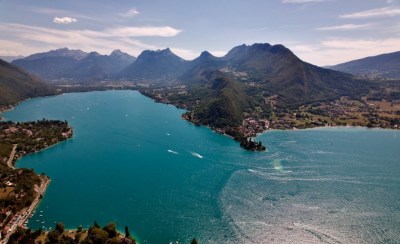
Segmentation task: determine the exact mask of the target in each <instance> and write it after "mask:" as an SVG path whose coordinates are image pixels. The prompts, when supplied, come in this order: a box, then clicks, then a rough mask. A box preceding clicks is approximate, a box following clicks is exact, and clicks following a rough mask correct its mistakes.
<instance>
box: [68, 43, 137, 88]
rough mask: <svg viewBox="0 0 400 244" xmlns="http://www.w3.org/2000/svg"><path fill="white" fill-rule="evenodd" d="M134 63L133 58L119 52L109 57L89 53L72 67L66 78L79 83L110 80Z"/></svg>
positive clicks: (114, 52)
mask: <svg viewBox="0 0 400 244" xmlns="http://www.w3.org/2000/svg"><path fill="white" fill-rule="evenodd" d="M134 61H135V57H132V56H130V55H129V54H126V53H123V52H121V51H120V50H116V51H113V52H112V53H111V55H101V54H99V53H97V52H91V53H89V54H88V55H87V56H86V57H85V58H83V59H82V60H80V61H79V62H78V63H77V64H76V65H74V67H73V69H72V70H71V71H69V72H68V75H69V76H68V77H69V78H71V79H74V80H79V81H100V80H102V79H110V78H111V77H113V76H114V75H115V74H117V73H119V72H120V71H122V70H123V69H124V68H126V67H127V66H128V65H130V64H131V63H132V62H134Z"/></svg>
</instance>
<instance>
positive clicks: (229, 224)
mask: <svg viewBox="0 0 400 244" xmlns="http://www.w3.org/2000/svg"><path fill="white" fill-rule="evenodd" d="M115 104H118V106H115ZM32 106H33V107H34V109H32ZM60 108H63V109H60ZM182 112H183V111H181V110H176V109H175V108H173V107H171V106H165V105H162V104H155V103H153V102H151V101H150V100H149V99H147V98H144V97H143V96H141V95H139V94H138V93H136V92H131V91H119V92H116V91H111V92H95V93H82V94H65V95H62V96H57V97H49V98H40V99H31V100H29V101H27V102H24V103H22V104H21V105H20V106H18V108H17V109H16V110H15V111H11V112H9V113H7V114H6V117H8V118H12V119H14V120H31V119H41V118H43V117H46V118H49V119H52V118H54V119H67V120H69V121H70V122H71V123H72V125H73V126H74V127H75V132H76V134H75V135H74V138H73V139H72V140H70V141H68V142H66V143H62V144H59V145H57V146H55V147H52V148H50V149H48V150H46V151H44V152H41V153H38V154H33V155H30V156H28V157H24V158H23V159H22V160H20V161H19V162H18V164H19V165H20V166H23V167H29V168H35V170H37V171H38V172H46V174H48V175H50V177H51V178H52V179H53V180H52V184H51V185H50V187H49V189H48V191H47V193H46V196H45V198H44V199H43V202H42V204H41V205H40V207H39V209H38V211H37V213H36V214H35V216H34V217H33V219H32V221H31V222H30V224H29V225H30V226H31V227H34V228H38V227H42V226H44V227H45V228H51V227H53V225H54V222H55V221H60V220H61V221H63V222H64V223H65V224H66V226H67V227H70V228H75V227H76V226H78V225H80V224H82V225H84V226H86V225H89V224H92V223H93V221H94V220H98V221H99V222H100V223H103V222H107V221H110V220H114V221H116V222H117V223H118V225H122V226H120V227H121V228H123V226H124V225H128V226H129V227H130V229H131V230H132V231H131V232H134V233H135V234H136V235H137V236H138V237H139V238H140V239H141V241H142V242H143V243H168V242H170V241H173V242H175V241H180V242H181V243H182V242H183V243H187V242H188V241H189V240H190V239H191V238H193V237H194V236H195V237H196V238H197V239H199V240H200V242H201V243H321V242H322V243H384V242H387V243H400V232H399V226H400V180H399V179H400V165H399V164H400V162H399V160H400V150H399V149H400V133H399V132H398V131H387V130H367V129H357V128H339V129H338V128H324V129H313V130H303V131H301V130H300V131H271V132H268V133H266V134H264V135H261V136H260V137H259V139H261V140H262V142H263V144H264V145H266V146H267V148H268V151H267V152H262V153H252V152H246V151H244V150H242V149H240V148H239V145H238V144H237V143H235V142H233V141H232V140H231V139H229V138H226V137H224V136H221V135H218V134H216V133H212V132H210V131H209V130H208V129H207V128H202V127H200V128H199V127H195V126H192V125H191V124H189V123H187V122H185V121H182V120H181V119H180V114H181V113H182ZM77 189H78V190H77ZM39 213H40V214H39ZM103 224H105V223H103Z"/></svg>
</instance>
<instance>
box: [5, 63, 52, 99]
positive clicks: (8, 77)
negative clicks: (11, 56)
mask: <svg viewBox="0 0 400 244" xmlns="http://www.w3.org/2000/svg"><path fill="white" fill-rule="evenodd" d="M55 93H56V91H55V89H54V88H52V87H50V86H49V85H46V84H45V83H43V82H42V81H41V80H39V79H38V78H36V77H34V76H32V75H30V74H29V73H27V72H25V71H24V70H22V69H20V68H18V67H17V66H15V65H12V64H9V63H7V62H5V61H3V60H1V59H0V105H11V104H15V103H17V102H20V101H22V100H24V99H27V98H31V97H38V96H47V95H53V94H55Z"/></svg>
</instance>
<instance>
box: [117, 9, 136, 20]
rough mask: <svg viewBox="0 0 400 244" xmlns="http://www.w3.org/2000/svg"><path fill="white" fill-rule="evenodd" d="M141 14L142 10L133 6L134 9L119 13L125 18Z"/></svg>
mask: <svg viewBox="0 0 400 244" xmlns="http://www.w3.org/2000/svg"><path fill="white" fill-rule="evenodd" d="M139 14H140V12H139V11H138V10H137V9H135V8H133V9H130V10H129V11H128V12H126V13H122V14H119V15H120V16H122V17H124V18H130V17H134V16H136V15H139Z"/></svg>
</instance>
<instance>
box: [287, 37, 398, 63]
mask: <svg viewBox="0 0 400 244" xmlns="http://www.w3.org/2000/svg"><path fill="white" fill-rule="evenodd" d="M399 43H400V37H398V38H388V39H347V38H331V39H327V40H324V41H322V42H319V43H315V44H297V45H296V44H288V45H287V47H288V48H290V49H291V50H292V51H293V52H294V53H295V54H296V55H297V56H298V57H299V58H301V59H303V60H304V61H306V62H310V63H312V64H316V65H319V66H325V65H334V64H339V63H344V62H347V61H351V60H355V59H360V58H365V57H368V56H375V55H379V54H382V53H390V52H396V51H398V50H399V48H398V46H399V45H398V44H399Z"/></svg>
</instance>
